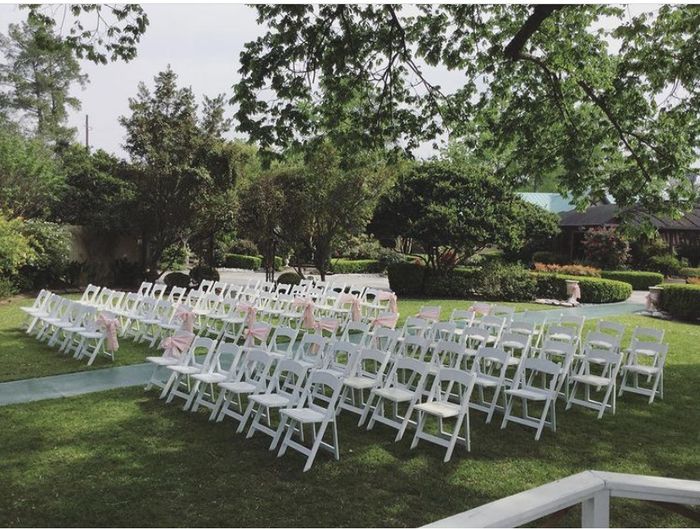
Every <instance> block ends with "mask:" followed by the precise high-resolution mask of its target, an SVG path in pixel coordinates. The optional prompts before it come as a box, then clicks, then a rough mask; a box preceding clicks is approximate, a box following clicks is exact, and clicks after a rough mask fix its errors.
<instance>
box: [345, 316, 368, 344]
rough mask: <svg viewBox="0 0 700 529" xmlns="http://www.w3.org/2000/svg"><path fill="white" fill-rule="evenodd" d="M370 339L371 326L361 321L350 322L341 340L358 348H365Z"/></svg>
mask: <svg viewBox="0 0 700 529" xmlns="http://www.w3.org/2000/svg"><path fill="white" fill-rule="evenodd" d="M369 337H370V336H369V324H367V323H364V322H361V321H349V322H348V323H347V324H346V325H345V329H343V334H341V336H340V339H341V340H343V341H345V342H352V343H354V344H355V345H357V346H358V347H365V346H366V345H367V341H368V340H369Z"/></svg>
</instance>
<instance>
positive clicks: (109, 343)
mask: <svg viewBox="0 0 700 529" xmlns="http://www.w3.org/2000/svg"><path fill="white" fill-rule="evenodd" d="M97 324H98V325H99V326H100V328H102V330H104V332H105V349H106V350H107V351H109V352H110V353H113V352H114V351H116V350H118V349H119V340H118V339H117V329H118V328H119V320H117V319H116V318H108V317H107V316H105V315H104V313H102V312H100V314H99V315H98V316H97Z"/></svg>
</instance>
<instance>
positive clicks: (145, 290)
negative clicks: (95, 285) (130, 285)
mask: <svg viewBox="0 0 700 529" xmlns="http://www.w3.org/2000/svg"><path fill="white" fill-rule="evenodd" d="M89 286H90V285H88V287H89ZM151 288H153V283H149V282H147V281H144V282H143V283H141V285H140V286H139V289H138V290H137V291H136V293H137V294H138V295H139V296H141V297H144V298H145V297H146V296H148V295H149V294H150V293H151Z"/></svg>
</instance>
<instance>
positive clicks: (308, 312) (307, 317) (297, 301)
mask: <svg viewBox="0 0 700 529" xmlns="http://www.w3.org/2000/svg"><path fill="white" fill-rule="evenodd" d="M302 306H303V307H304V318H303V319H302V322H301V326H302V327H303V328H304V329H314V328H315V327H316V319H315V318H314V302H313V300H311V299H304V298H294V301H292V307H302Z"/></svg>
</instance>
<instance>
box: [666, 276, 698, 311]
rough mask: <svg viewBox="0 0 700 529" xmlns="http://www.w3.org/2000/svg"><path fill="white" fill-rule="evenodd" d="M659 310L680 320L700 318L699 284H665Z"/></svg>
mask: <svg viewBox="0 0 700 529" xmlns="http://www.w3.org/2000/svg"><path fill="white" fill-rule="evenodd" d="M663 287H664V289H663V290H662V291H661V310H664V311H666V312H668V313H669V314H671V316H673V317H674V318H678V319H681V320H697V319H698V318H700V285H681V284H665V285H663Z"/></svg>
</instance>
